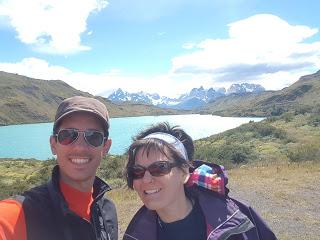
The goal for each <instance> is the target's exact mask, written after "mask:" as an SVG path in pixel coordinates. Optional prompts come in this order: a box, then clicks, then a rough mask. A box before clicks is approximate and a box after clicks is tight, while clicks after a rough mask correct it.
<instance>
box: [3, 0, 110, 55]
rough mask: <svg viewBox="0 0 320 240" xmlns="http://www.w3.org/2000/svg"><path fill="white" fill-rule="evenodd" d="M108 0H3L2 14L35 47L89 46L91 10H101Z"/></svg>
mask: <svg viewBox="0 0 320 240" xmlns="http://www.w3.org/2000/svg"><path fill="white" fill-rule="evenodd" d="M107 4H108V2H107V1H105V0H82V1H81V2H79V1H78V0H68V1H65V0H28V1H23V0H3V1H1V2H0V16H3V17H6V18H8V19H9V21H8V23H9V24H10V25H11V26H12V27H13V28H14V29H15V30H16V32H17V34H18V36H17V37H18V39H19V40H20V41H21V42H23V43H25V44H30V45H31V46H32V47H33V48H34V49H36V50H38V51H40V52H45V53H51V54H70V53H75V52H78V51H85V50H89V49H90V47H88V46H84V45H82V44H81V38H80V35H81V34H82V33H84V32H85V31H86V27H87V26H86V21H87V18H88V16H89V14H90V13H92V12H94V11H100V10H102V9H103V8H105V7H106V5H107Z"/></svg>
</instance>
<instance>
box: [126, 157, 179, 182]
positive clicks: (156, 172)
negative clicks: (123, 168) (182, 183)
mask: <svg viewBox="0 0 320 240" xmlns="http://www.w3.org/2000/svg"><path fill="white" fill-rule="evenodd" d="M176 166H178V165H177V164H176V163H172V162H169V161H157V162H154V163H152V164H150V165H149V166H148V167H143V166H141V165H134V166H132V167H131V168H130V169H129V174H130V175H131V176H132V178H133V179H141V178H143V176H144V174H145V172H146V171H147V170H148V172H149V173H150V174H151V175H152V176H154V177H160V176H164V175H166V174H168V173H170V172H171V169H172V168H174V167H176Z"/></svg>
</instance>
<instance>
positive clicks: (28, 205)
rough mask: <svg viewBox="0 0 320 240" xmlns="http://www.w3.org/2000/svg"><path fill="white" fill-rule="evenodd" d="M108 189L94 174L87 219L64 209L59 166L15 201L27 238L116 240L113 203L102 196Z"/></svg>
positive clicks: (116, 232)
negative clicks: (23, 216) (20, 209)
mask: <svg viewBox="0 0 320 240" xmlns="http://www.w3.org/2000/svg"><path fill="white" fill-rule="evenodd" d="M110 189H111V188H110V187H109V186H108V185H107V184H106V183H105V182H103V181H102V180H101V179H99V178H98V177H96V178H95V181H94V185H93V203H92V205H91V221H90V222H88V221H87V220H85V219H83V218H81V217H80V216H78V215H76V214H75V213H74V212H72V211H71V210H70V209H69V208H68V204H67V202H66V201H65V199H64V197H63V195H62V193H61V192H60V187H59V167H58V166H56V167H55V168H54V169H53V172H52V178H51V180H50V181H49V182H48V183H46V184H43V185H41V186H39V187H35V188H33V189H31V190H29V191H27V192H25V193H24V194H23V195H22V196H18V197H16V200H18V201H20V202H21V203H22V207H23V211H24V214H25V221H26V228H27V239H28V240H29V239H30V240H44V239H46V240H81V239H83V240H84V239H85V240H91V239H92V240H93V239H99V240H105V239H106V240H117V239H118V225H117V214H116V209H115V206H114V204H113V203H112V202H111V201H110V200H108V199H107V198H105V197H104V194H105V192H107V191H109V190H110Z"/></svg>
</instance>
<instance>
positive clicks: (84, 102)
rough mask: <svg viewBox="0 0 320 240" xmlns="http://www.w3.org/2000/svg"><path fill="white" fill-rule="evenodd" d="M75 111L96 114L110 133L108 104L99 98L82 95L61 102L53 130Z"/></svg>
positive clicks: (106, 131)
mask: <svg viewBox="0 0 320 240" xmlns="http://www.w3.org/2000/svg"><path fill="white" fill-rule="evenodd" d="M75 112H87V113H91V114H94V115H95V116H96V117H98V118H99V119H100V120H101V122H102V123H103V128H104V130H105V133H108V129H109V114H108V110H107V108H106V106H105V105H104V104H103V103H102V102H100V101H99V100H97V99H94V98H89V97H82V96H75V97H71V98H67V99H65V100H63V101H62V102H61V103H60V105H59V107H58V109H57V112H56V116H55V120H54V125H53V132H55V130H56V127H57V126H58V124H59V122H60V121H61V120H62V119H63V118H64V117H66V116H68V115H70V114H72V113H75Z"/></svg>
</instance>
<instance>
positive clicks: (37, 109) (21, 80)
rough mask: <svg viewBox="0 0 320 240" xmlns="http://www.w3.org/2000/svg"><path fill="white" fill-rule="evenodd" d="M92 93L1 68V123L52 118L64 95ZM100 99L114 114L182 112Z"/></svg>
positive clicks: (121, 115)
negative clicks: (7, 71)
mask: <svg viewBox="0 0 320 240" xmlns="http://www.w3.org/2000/svg"><path fill="white" fill-rule="evenodd" d="M75 95H81V96H87V97H94V96H93V95H91V94H89V93H87V92H82V91H79V90H77V89H75V88H73V87H71V86H70V85H68V84H66V83H65V82H63V81H60V80H51V81H46V80H40V79H33V78H29V77H25V76H21V75H17V74H12V73H6V72H2V71H0V125H10V124H22V123H39V122H51V121H53V119H54V114H55V111H56V109H57V106H58V104H59V103H60V102H61V101H62V100H63V99H65V98H68V97H71V96H75ZM96 98H98V99H100V100H101V101H102V102H103V103H104V104H105V105H106V106H107V108H108V110H109V113H110V116H111V117H123V116H144V115H163V114H181V111H177V110H172V109H161V108H158V107H155V106H152V105H145V104H133V103H125V104H115V103H112V102H111V101H109V100H107V99H105V98H102V97H96Z"/></svg>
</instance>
